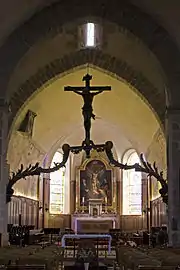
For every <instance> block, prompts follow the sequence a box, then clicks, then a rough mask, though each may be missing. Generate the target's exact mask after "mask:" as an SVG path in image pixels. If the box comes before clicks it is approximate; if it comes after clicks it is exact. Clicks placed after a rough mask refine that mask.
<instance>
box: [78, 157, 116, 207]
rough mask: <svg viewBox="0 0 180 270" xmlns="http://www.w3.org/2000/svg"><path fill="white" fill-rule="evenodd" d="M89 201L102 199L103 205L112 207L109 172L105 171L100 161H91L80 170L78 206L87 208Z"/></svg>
mask: <svg viewBox="0 0 180 270" xmlns="http://www.w3.org/2000/svg"><path fill="white" fill-rule="evenodd" d="M89 199H102V202H103V204H104V205H105V204H107V205H109V206H111V205H112V180H111V170H106V166H105V164H104V163H103V162H102V161H100V160H92V161H90V162H89V163H88V164H87V165H86V167H85V170H80V205H83V204H84V206H88V204H89V203H88V201H89Z"/></svg>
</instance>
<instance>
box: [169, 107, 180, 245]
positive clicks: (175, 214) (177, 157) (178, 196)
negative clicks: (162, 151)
mask: <svg viewBox="0 0 180 270" xmlns="http://www.w3.org/2000/svg"><path fill="white" fill-rule="evenodd" d="M166 116H167V117H166V131H167V179H168V234H169V246H172V247H180V109H168V111H167V115H166Z"/></svg>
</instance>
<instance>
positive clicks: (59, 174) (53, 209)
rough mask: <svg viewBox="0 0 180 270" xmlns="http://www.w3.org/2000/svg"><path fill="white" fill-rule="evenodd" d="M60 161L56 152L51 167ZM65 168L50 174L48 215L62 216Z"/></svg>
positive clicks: (60, 158)
mask: <svg viewBox="0 0 180 270" xmlns="http://www.w3.org/2000/svg"><path fill="white" fill-rule="evenodd" d="M61 161H62V154H61V153H60V152H56V153H55V155H54V157H53V160H52V164H51V167H52V166H54V163H59V162H61ZM64 193H65V168H61V169H60V170H58V171H56V172H54V173H51V174H50V213H51V214H62V213H64V204H65V202H64V200H65V194H64Z"/></svg>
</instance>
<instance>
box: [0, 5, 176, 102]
mask: <svg viewBox="0 0 180 270" xmlns="http://www.w3.org/2000/svg"><path fill="white" fill-rule="evenodd" d="M106 10H108V12H105V11H106ZM90 15H91V16H97V17H100V18H103V19H104V20H105V19H107V20H109V21H113V22H115V23H116V24H118V25H119V27H123V28H124V29H128V31H130V32H131V33H133V34H134V35H135V36H137V37H138V38H140V39H141V40H142V41H143V42H144V43H145V44H146V45H147V47H148V48H149V49H150V50H151V51H152V52H153V53H154V54H155V55H156V57H157V59H158V60H159V62H160V64H161V66H162V68H163V70H164V72H165V75H166V77H167V85H166V88H167V91H168V98H169V100H170V103H171V105H173V104H176V103H177V102H178V101H177V97H176V95H175V91H176V89H177V87H178V85H179V83H180V78H179V76H177V74H179V71H180V64H179V62H178V61H176V59H178V58H179V57H180V52H179V50H178V48H177V46H176V44H175V42H174V41H173V40H172V38H171V37H170V36H169V34H168V33H167V31H166V30H164V29H163V28H162V27H161V26H159V25H158V24H157V23H156V22H155V21H154V20H153V19H152V18H151V17H150V16H148V15H147V14H145V13H143V12H142V11H141V10H139V9H138V8H137V7H135V6H133V5H132V4H130V3H128V2H127V1H120V2H119V1H118V0H113V1H111V5H110V6H109V5H108V2H104V1H103V0H101V1H98V3H96V5H92V3H91V2H89V3H85V2H84V1H83V0H78V1H76V0H75V1H73V3H72V1H67V0H63V1H61V2H58V3H55V4H53V5H51V6H49V7H46V8H45V9H43V10H42V11H40V12H39V13H38V14H36V15H35V16H33V17H32V18H31V19H30V20H29V21H28V22H26V23H25V24H24V25H23V26H21V27H19V28H18V29H17V30H16V31H15V32H13V34H12V35H11V36H10V37H9V38H8V39H7V40H6V42H5V43H4V45H3V46H2V47H1V49H0V61H1V69H0V73H1V81H0V83H1V89H2V95H3V93H4V95H3V96H5V91H6V89H7V84H8V80H9V78H10V75H11V73H12V72H13V70H14V68H15V66H16V65H17V63H18V61H19V59H21V58H22V56H23V55H24V54H25V53H26V52H27V51H28V50H29V48H30V47H31V46H33V44H34V43H35V42H36V41H37V40H39V39H41V38H43V37H44V36H49V35H50V36H53V35H56V34H57V33H58V32H59V31H61V27H62V25H63V24H64V23H65V22H67V21H69V20H72V19H74V18H81V17H85V16H86V17H89V16H90ZM142 25H143V27H142ZM167 52H168V53H167Z"/></svg>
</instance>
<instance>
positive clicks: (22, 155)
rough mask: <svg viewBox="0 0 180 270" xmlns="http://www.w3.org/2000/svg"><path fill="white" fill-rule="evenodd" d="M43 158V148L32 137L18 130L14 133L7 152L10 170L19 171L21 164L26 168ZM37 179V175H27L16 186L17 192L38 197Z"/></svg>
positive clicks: (30, 196)
mask: <svg viewBox="0 0 180 270" xmlns="http://www.w3.org/2000/svg"><path fill="white" fill-rule="evenodd" d="M43 158H44V152H43V150H41V149H40V148H39V147H38V145H36V144H35V143H34V142H33V140H32V139H31V138H30V137H28V136H26V135H24V134H22V133H20V132H17V131H16V132H14V133H13V134H12V136H11V139H10V142H9V146H8V154H7V161H8V164H9V165H10V172H15V171H17V170H18V169H19V168H20V166H21V164H23V165H24V168H26V167H28V166H29V165H30V164H33V165H34V164H35V163H36V162H40V163H41V162H42V160H43ZM37 179H38V177H37V176H31V177H27V179H26V180H25V179H21V180H19V181H18V182H17V183H16V184H15V186H14V187H15V194H16V195H22V196H24V197H29V198H33V199H37V195H38V194H37V190H38V181H37Z"/></svg>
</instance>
